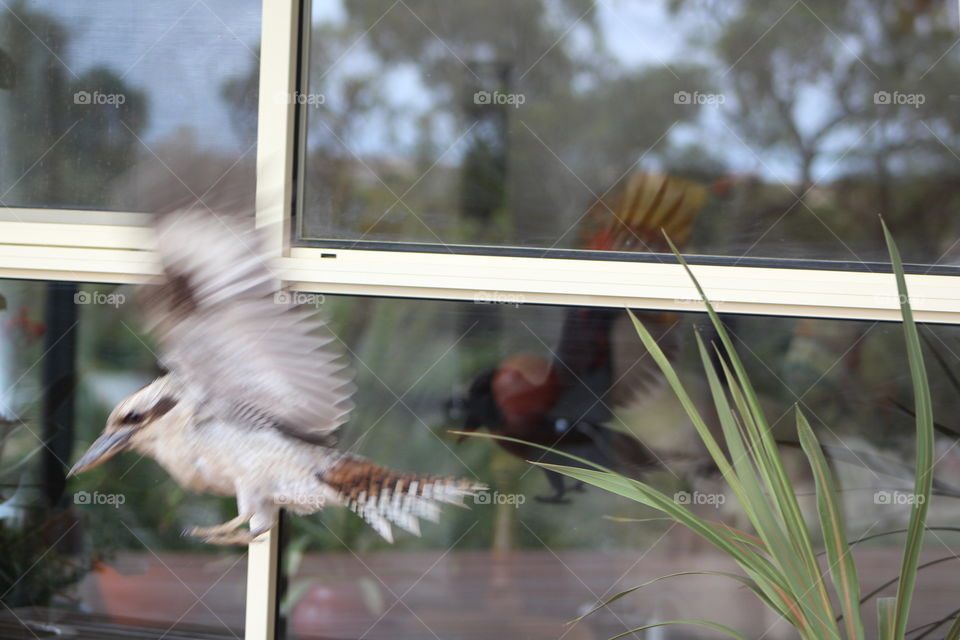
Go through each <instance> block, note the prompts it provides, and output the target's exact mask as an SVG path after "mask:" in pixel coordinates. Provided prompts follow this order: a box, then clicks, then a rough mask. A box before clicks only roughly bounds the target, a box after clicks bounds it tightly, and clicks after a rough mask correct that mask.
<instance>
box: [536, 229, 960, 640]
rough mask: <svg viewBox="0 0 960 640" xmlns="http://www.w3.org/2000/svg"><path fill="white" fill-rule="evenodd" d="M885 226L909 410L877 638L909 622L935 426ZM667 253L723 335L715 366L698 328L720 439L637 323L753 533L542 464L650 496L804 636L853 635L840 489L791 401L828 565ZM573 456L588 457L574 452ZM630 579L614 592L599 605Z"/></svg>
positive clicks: (622, 481) (885, 639) (747, 396)
mask: <svg viewBox="0 0 960 640" xmlns="http://www.w3.org/2000/svg"><path fill="white" fill-rule="evenodd" d="M884 232H885V234H886V239H887V245H888V248H889V251H890V257H891V262H892V264H893V269H894V273H895V274H896V281H897V288H898V292H899V294H900V300H901V311H902V316H903V327H904V333H905V338H906V347H907V356H908V361H909V365H910V372H911V376H912V379H913V384H914V395H915V398H916V416H917V417H916V439H917V444H916V449H917V459H916V463H915V471H916V480H915V487H914V500H913V509H912V513H911V518H910V524H909V527H908V530H907V540H906V543H905V545H904V551H903V561H902V566H901V571H900V580H899V582H898V587H897V594H896V596H895V597H893V598H881V599H879V600H878V621H879V629H880V636H879V637H880V638H881V640H902V639H903V638H904V637H905V635H906V632H907V617H908V614H909V612H910V605H911V601H912V596H913V591H914V587H915V584H916V579H917V569H918V562H919V554H920V550H921V547H922V543H923V537H924V533H925V531H926V516H927V508H928V504H929V501H930V496H931V489H932V479H933V476H932V469H933V435H934V430H933V412H932V402H931V400H930V389H929V381H928V380H927V376H926V371H925V368H924V364H923V355H922V351H921V347H920V340H919V334H918V332H917V327H916V324H915V322H914V320H913V315H912V312H911V310H910V301H909V296H908V292H907V287H906V280H905V278H904V275H903V265H902V263H901V261H900V256H899V253H898V251H897V248H896V246H895V244H894V242H893V240H892V238H891V237H890V234H889V232H888V231H887V229H886V226H884ZM676 255H677V258H678V260H680V262H681V263H682V264H683V265H684V267H685V268H686V269H687V272H688V274H689V275H690V277H691V279H692V280H693V282H694V284H695V285H696V287H697V289H698V291H699V293H700V296H701V298H702V299H703V301H704V304H705V305H706V307H707V311H708V313H709V315H710V319H711V321H712V322H713V325H714V328H715V330H716V332H717V335H718V336H719V338H720V341H721V343H722V346H723V352H722V354H723V357H721V358H720V367H719V368H720V371H719V372H718V371H717V367H716V366H715V365H714V364H713V362H712V360H711V358H710V354H709V352H708V350H707V348H706V346H705V345H704V344H703V342H702V341H701V340H700V339H699V337H698V338H697V342H698V346H699V350H700V354H701V359H702V362H703V367H704V370H705V372H706V376H707V379H708V382H709V384H710V390H711V393H712V398H713V402H714V406H715V408H716V410H717V414H718V416H719V419H720V423H721V427H722V434H723V435H722V442H721V441H718V440H717V439H716V438H715V437H714V435H713V434H712V433H711V431H710V430H709V429H708V428H707V426H706V422H705V421H704V419H703V417H702V416H701V414H700V412H699V410H698V409H697V408H696V406H695V404H694V403H693V401H692V400H691V398H690V395H689V394H688V393H687V391H686V390H685V388H684V385H683V383H682V382H681V381H680V379H679V377H678V376H677V374H676V371H675V370H674V368H673V365H672V364H671V362H670V361H669V360H668V359H667V357H666V356H665V355H664V353H663V352H662V351H661V350H660V348H659V347H658V345H657V343H656V340H655V339H654V337H653V336H652V335H651V334H650V332H648V331H647V330H646V328H645V327H644V326H643V325H642V324H641V323H640V322H639V321H637V320H636V318H634V323H635V325H636V328H637V331H638V334H639V335H640V338H641V340H642V341H643V343H644V345H645V346H646V348H647V349H648V350H649V352H650V353H651V355H652V356H653V357H654V359H655V360H656V361H657V364H658V365H659V366H660V368H661V370H662V371H663V374H664V376H665V378H666V379H667V381H668V383H669V384H670V386H671V387H672V389H673V391H674V393H675V394H676V396H677V398H678V399H679V400H680V402H681V404H682V405H683V407H684V409H685V410H686V411H687V413H688V415H689V416H690V419H691V420H692V421H693V423H694V425H695V427H696V428H697V430H698V433H699V435H700V437H701V439H702V440H703V442H704V444H705V445H706V447H707V449H708V450H709V452H710V455H711V456H712V458H713V460H714V462H715V464H716V465H717V467H718V468H719V470H720V471H721V473H722V474H723V477H724V479H725V481H726V483H727V485H728V486H729V488H730V490H731V492H732V493H733V494H734V495H735V496H736V498H737V500H738V502H739V504H740V507H741V508H742V510H743V512H744V513H745V514H746V516H747V518H748V519H749V521H750V524H751V525H752V528H753V530H754V531H755V532H756V538H754V537H753V536H752V535H751V534H748V533H745V532H738V531H735V530H732V529H730V528H729V527H725V526H722V525H719V524H717V523H714V522H711V521H708V520H705V519H703V518H700V517H699V516H697V515H696V514H694V513H693V512H692V511H691V510H690V509H688V508H687V507H686V506H684V505H680V504H677V503H676V502H675V501H673V500H672V499H670V497H669V496H668V495H666V494H664V493H663V492H661V491H658V490H657V489H655V488H654V487H652V486H650V485H648V484H646V483H643V482H640V481H637V480H633V479H630V478H627V477H625V476H623V475H620V474H618V473H616V472H613V471H610V470H608V469H604V468H602V467H598V466H597V465H593V464H590V463H586V464H587V465H588V466H589V467H591V468H587V469H582V468H575V467H567V466H560V465H541V466H544V467H547V468H550V469H552V470H554V471H557V472H559V473H563V474H565V475H567V476H570V477H572V478H575V479H578V480H582V481H584V482H587V483H589V484H592V485H594V486H597V487H600V488H602V489H605V490H607V491H610V492H613V493H616V494H619V495H621V496H624V497H627V498H630V499H632V500H635V501H637V502H639V503H642V504H645V505H648V506H650V507H653V508H654V509H656V510H658V511H660V512H662V513H664V514H665V515H666V516H668V517H669V518H671V519H673V520H674V521H676V522H677V523H680V524H683V525H685V526H687V527H689V528H690V529H692V530H693V531H694V532H695V533H697V534H698V535H699V536H700V537H702V538H703V539H704V540H705V541H707V542H709V543H710V544H712V545H713V546H714V547H716V548H717V549H719V550H720V551H721V552H723V553H724V554H726V555H727V556H729V557H730V558H731V559H732V560H734V561H735V562H736V563H737V564H738V565H739V567H740V568H741V569H742V570H743V572H744V574H743V575H736V574H731V576H730V577H733V578H734V579H736V580H739V581H741V582H742V583H744V584H745V585H746V586H747V587H748V588H749V589H750V591H751V592H752V593H753V594H754V595H756V597H758V598H759V599H760V600H761V601H762V602H764V604H766V605H767V606H768V607H769V608H770V609H772V610H773V611H774V612H776V613H777V614H778V615H780V616H781V617H782V618H783V619H785V620H786V621H787V622H788V623H789V624H790V625H792V626H793V627H794V628H795V629H796V631H797V633H798V634H799V635H800V637H802V638H805V639H810V640H814V639H816V640H822V639H824V638H836V639H838V640H839V639H840V638H846V639H847V640H854V639H856V640H862V638H863V637H864V625H863V621H862V617H861V612H860V607H861V605H862V601H861V599H860V586H859V582H858V579H857V570H856V565H855V563H854V561H853V558H852V556H851V555H850V546H849V544H848V543H847V537H846V532H845V526H844V519H843V516H842V513H841V510H840V506H839V504H838V500H837V490H836V487H835V484H834V480H833V477H832V473H831V470H830V468H829V466H828V465H827V463H826V459H825V457H824V453H823V450H822V448H821V445H820V444H819V442H818V441H817V438H816V435H815V434H814V432H813V429H811V428H810V425H809V423H808V422H807V419H806V417H805V416H804V414H803V413H802V412H801V411H800V410H799V409H798V410H797V412H796V418H797V431H798V434H799V437H800V442H801V445H802V448H803V450H804V452H805V453H806V456H807V460H808V462H809V464H810V468H811V469H812V471H813V475H814V478H815V480H816V497H817V507H818V513H819V529H820V534H821V535H822V537H823V540H824V542H825V546H826V549H827V558H828V560H829V563H828V566H827V569H826V570H825V571H824V570H823V569H822V568H821V566H820V564H819V563H818V561H817V554H816V553H815V552H814V549H813V545H812V543H811V538H810V533H809V530H808V527H807V524H806V522H805V521H804V519H803V517H802V514H801V512H800V509H799V506H798V501H797V494H796V492H795V490H794V488H793V487H792V485H791V483H790V480H789V478H788V477H787V472H786V468H785V465H784V462H783V459H782V458H781V456H780V452H779V450H778V447H777V444H776V442H775V441H774V440H773V438H772V436H771V435H770V425H769V424H768V422H767V420H766V417H765V415H764V412H763V410H762V408H761V406H760V403H759V400H758V397H757V394H756V392H755V390H754V387H753V384H752V382H751V380H750V379H749V377H748V376H747V373H746V370H745V369H744V367H743V364H742V362H741V361H740V359H739V357H738V356H737V354H736V351H735V350H734V349H733V344H732V341H731V340H730V337H729V335H728V334H727V332H726V330H725V328H724V325H723V324H722V323H721V322H720V319H719V317H718V316H717V314H716V312H715V311H714V309H713V307H712V305H711V304H710V302H709V300H708V299H707V297H706V295H705V294H704V292H703V290H702V289H701V288H700V285H699V283H698V282H697V281H696V279H695V278H694V276H693V274H692V272H691V271H690V270H689V268H688V267H687V266H686V262H685V261H683V258H682V257H681V256H680V254H679V253H677V254H676ZM721 375H722V377H721ZM580 462H581V463H585V461H583V460H581V461H580ZM702 573H708V572H702ZM827 574H829V577H828V575H827ZM829 582H832V591H833V592H834V593H833V594H831V593H830V591H831V589H830V588H828V583H829ZM641 586H642V585H641ZM637 588H639V587H637ZM637 588H634V589H631V590H628V591H626V592H623V593H621V594H618V595H617V596H615V597H614V598H612V599H610V600H608V601H607V603H604V605H603V606H606V604H609V602H612V601H613V600H616V599H618V598H620V597H623V596H624V595H626V594H627V593H630V592H631V591H635V590H636V589H637ZM835 602H836V603H839V608H838V607H837V606H835V604H834V603H835ZM588 615H589V614H588ZM663 624H696V625H701V626H710V627H712V628H714V629H716V630H718V631H721V632H722V633H724V634H726V635H728V636H730V637H742V636H740V635H738V634H737V632H735V631H734V630H732V629H729V628H726V627H722V626H720V625H718V624H716V623H711V622H705V621H700V620H677V621H671V622H668V623H663ZM954 627H955V628H956V630H955V629H951V631H950V633H951V634H955V633H960V626H958V625H957V624H954ZM643 628H648V627H643ZM640 630H641V629H635V630H633V631H640ZM631 633H632V632H631Z"/></svg>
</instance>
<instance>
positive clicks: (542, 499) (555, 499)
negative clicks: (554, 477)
mask: <svg viewBox="0 0 960 640" xmlns="http://www.w3.org/2000/svg"><path fill="white" fill-rule="evenodd" d="M533 499H534V500H536V501H537V502H539V503H540V504H570V500H569V499H568V498H564V497H563V494H562V493H556V494H554V495H552V496H533Z"/></svg>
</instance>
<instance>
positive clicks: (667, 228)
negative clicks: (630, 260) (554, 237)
mask: <svg viewBox="0 0 960 640" xmlns="http://www.w3.org/2000/svg"><path fill="white" fill-rule="evenodd" d="M706 198H707V189H706V187H704V186H703V185H700V184H697V183H695V182H691V181H690V180H684V179H682V178H676V177H674V176H669V175H657V174H652V173H645V172H641V171H638V172H636V173H634V174H632V175H631V176H630V178H629V179H628V180H627V182H626V184H625V185H624V186H623V187H622V188H620V189H618V190H617V191H615V192H614V194H613V195H612V196H611V197H610V198H604V199H602V200H600V201H598V202H597V203H596V204H594V206H593V207H591V209H590V211H589V212H588V214H587V216H586V219H585V220H584V224H583V226H582V228H581V236H582V238H583V241H582V242H583V245H584V248H586V249H592V250H594V251H652V252H669V251H670V247H669V245H668V244H667V243H666V241H665V240H664V238H663V234H664V233H666V234H667V235H668V236H669V237H670V239H671V240H672V241H673V243H674V244H675V245H677V247H678V248H679V249H680V250H681V251H682V250H683V248H684V247H685V246H686V244H687V241H688V240H689V239H690V234H691V232H692V231H693V223H694V221H695V220H696V218H697V214H698V213H700V209H702V208H703V205H704V203H705V202H706Z"/></svg>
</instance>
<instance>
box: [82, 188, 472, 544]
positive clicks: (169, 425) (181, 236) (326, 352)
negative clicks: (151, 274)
mask: <svg viewBox="0 0 960 640" xmlns="http://www.w3.org/2000/svg"><path fill="white" fill-rule="evenodd" d="M154 230H155V237H156V242H157V253H158V255H159V258H160V262H161V266H162V269H163V275H162V280H161V281H160V282H159V284H153V285H146V286H144V287H141V291H140V294H141V295H140V298H141V302H142V306H143V311H144V314H145V316H146V318H147V320H148V324H149V328H150V329H151V330H152V331H153V333H154V334H155V336H156V338H157V342H158V344H159V347H160V361H161V362H160V364H161V365H162V366H163V367H164V368H165V369H166V370H167V373H166V374H165V375H163V376H161V377H160V378H157V379H156V380H154V381H153V382H151V383H150V384H148V385H147V386H145V387H143V388H142V389H140V390H139V391H136V392H135V393H133V394H132V395H130V396H129V397H127V398H126V399H124V400H123V401H121V402H120V403H119V404H118V405H117V406H116V407H115V408H114V409H113V411H112V412H111V413H110V416H109V417H108V419H107V424H106V428H105V429H104V432H103V434H102V435H100V437H98V438H97V439H96V440H95V441H94V442H93V444H92V445H91V446H90V448H89V449H88V450H87V452H86V453H84V454H83V456H82V457H81V458H80V459H79V460H78V461H77V463H76V464H75V465H74V466H73V468H72V469H71V470H70V472H69V474H68V476H72V475H74V474H77V473H80V472H82V471H85V470H87V469H90V468H91V467H95V466H97V465H99V464H101V463H102V462H104V461H106V460H107V459H109V458H111V457H112V456H114V455H115V454H117V453H120V452H122V451H128V450H132V451H136V452H139V453H141V454H144V455H147V456H150V457H152V458H153V459H155V460H156V461H157V462H158V463H159V464H160V465H161V466H162V467H163V468H164V469H165V470H166V471H167V472H168V473H169V474H170V475H171V476H172V477H173V479H174V480H176V481H177V482H178V483H179V484H180V485H182V486H183V487H185V488H187V489H190V490H192V491H195V492H200V493H210V494H216V495H223V496H233V495H235V496H236V498H237V512H238V515H237V517H236V518H233V519H232V520H230V521H229V522H225V523H223V524H219V525H216V526H210V527H193V528H191V529H189V530H188V531H187V533H188V534H190V535H192V536H195V537H198V538H201V539H203V540H204V541H206V542H209V543H213V544H248V543H250V542H252V541H253V540H255V539H256V538H257V537H258V536H260V535H261V534H263V533H265V532H266V531H268V530H269V529H270V528H271V527H273V525H274V524H275V523H276V522H277V518H278V514H279V510H280V509H281V508H285V509H287V510H289V511H292V512H295V513H299V514H307V513H314V512H317V511H319V510H320V509H322V508H323V507H324V506H345V507H347V508H349V509H351V510H352V511H354V512H355V513H357V514H358V515H359V516H360V517H361V518H363V519H364V520H365V521H366V522H367V523H369V524H370V525H371V526H372V527H373V529H374V530H376V532H377V533H379V534H380V535H381V536H382V537H383V538H385V539H386V540H387V541H390V542H392V540H393V536H392V529H391V523H392V524H395V525H397V526H398V527H400V528H401V529H404V530H406V531H409V532H410V533H413V534H415V535H419V533H420V530H419V520H418V519H419V518H425V519H428V520H433V521H436V520H437V518H438V517H439V510H440V506H439V505H440V503H455V504H462V502H463V498H464V497H465V496H468V495H473V494H474V492H476V491H482V490H484V489H485V487H484V486H483V485H481V484H478V483H476V482H472V481H468V480H458V479H453V478H446V477H439V476H431V475H423V474H419V473H410V472H399V471H394V470H391V469H388V468H386V467H383V466H380V465H378V464H375V463H373V462H371V461H369V460H366V459H364V458H362V457H360V456H357V455H353V454H351V453H347V452H342V451H338V450H337V449H336V448H335V445H336V441H335V436H334V432H335V431H336V430H337V428H338V427H340V425H342V424H343V423H345V422H346V421H347V418H348V415H349V413H350V411H351V409H352V408H353V403H352V401H351V399H350V398H351V395H352V391H353V385H352V383H351V381H350V378H349V376H348V375H347V371H346V366H345V364H344V362H343V358H342V357H341V354H340V353H339V351H338V350H337V349H336V348H335V338H334V336H333V335H332V333H331V332H330V330H329V328H328V327H326V325H325V324H324V323H323V322H322V321H321V320H319V319H317V318H316V314H315V313H313V312H312V311H306V310H304V309H302V308H299V307H297V306H296V305H293V304H291V303H290V301H289V296H288V295H287V294H286V293H285V292H283V291H282V290H281V289H280V287H279V284H278V281H277V280H276V279H275V278H274V277H273V276H272V275H271V273H270V269H269V266H268V262H267V259H266V256H265V254H264V252H263V251H262V249H261V247H260V245H259V242H258V239H257V237H256V232H255V230H254V229H253V221H252V217H250V216H245V217H240V216H233V215H230V216H228V215H222V214H221V215H217V214H214V213H212V212H211V211H209V210H207V209H205V208H204V207H200V206H187V207H181V208H177V209H175V210H172V211H169V212H166V213H163V214H158V215H157V216H156V218H155V224H154Z"/></svg>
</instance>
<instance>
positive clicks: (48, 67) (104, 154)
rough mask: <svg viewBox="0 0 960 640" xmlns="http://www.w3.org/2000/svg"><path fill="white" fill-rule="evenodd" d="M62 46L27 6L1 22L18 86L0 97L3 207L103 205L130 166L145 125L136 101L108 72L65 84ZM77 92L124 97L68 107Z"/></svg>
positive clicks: (57, 32)
mask: <svg viewBox="0 0 960 640" xmlns="http://www.w3.org/2000/svg"><path fill="white" fill-rule="evenodd" d="M68 40H69V36H68V34H67V31H66V30H65V29H64V27H63V26H61V25H60V24H59V23H58V22H57V21H56V20H55V19H54V18H52V17H50V16H47V15H46V14H44V13H42V12H40V11H35V10H33V9H31V8H30V7H29V6H28V4H27V3H26V2H23V1H18V2H13V3H11V5H10V7H9V10H8V11H6V12H5V13H3V14H0V42H3V43H4V44H5V48H6V49H7V51H8V52H9V54H10V56H11V58H12V60H13V64H14V65H15V67H16V79H17V81H16V84H15V85H14V86H13V87H11V88H10V89H9V90H4V91H0V114H2V117H0V131H2V134H3V136H2V137H3V140H4V143H5V147H4V148H5V153H4V154H0V155H2V158H0V193H2V192H3V191H6V190H7V189H8V188H9V187H10V186H11V185H12V184H14V183H16V187H15V188H14V189H12V190H11V191H10V193H8V194H7V196H5V197H4V198H3V199H4V201H5V202H7V203H8V204H25V205H31V206H80V207H96V206H102V205H104V204H105V202H106V200H107V197H108V188H107V187H108V185H109V184H110V183H111V181H112V180H113V179H115V178H116V177H117V176H118V175H120V174H121V173H122V171H123V169H124V168H125V167H126V166H127V164H128V163H129V162H130V155H131V153H132V151H133V149H134V145H135V144H136V136H135V133H137V132H139V131H141V130H142V129H143V127H144V126H145V124H146V120H147V108H146V99H145V97H144V95H143V93H141V92H139V91H134V90H132V89H131V88H130V87H128V86H127V85H126V84H124V82H123V81H122V80H121V78H120V77H119V76H118V75H117V74H115V73H114V72H112V71H110V70H107V69H104V68H95V69H90V70H89V71H87V72H85V73H84V74H83V75H81V76H79V77H75V76H72V74H71V72H70V71H68V69H67V67H66V66H65V65H64V63H63V62H61V60H65V59H66V45H67V42H68ZM58 58H59V60H58ZM80 91H86V92H88V93H90V94H91V95H92V94H93V93H94V92H98V93H99V95H111V96H123V99H122V104H116V105H115V104H106V103H103V104H92V103H91V104H81V103H78V102H77V101H75V94H76V93H77V92H80ZM80 102H82V99H81V100H80ZM124 125H126V126H124ZM71 127H72V128H71ZM68 131H69V133H67V132H68ZM34 163H36V165H35V166H32V165H34ZM31 166H32V168H31ZM25 174H26V175H25ZM21 176H22V179H20V178H21ZM18 179H19V180H20V181H19V182H16V181H17V180H18Z"/></svg>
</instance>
